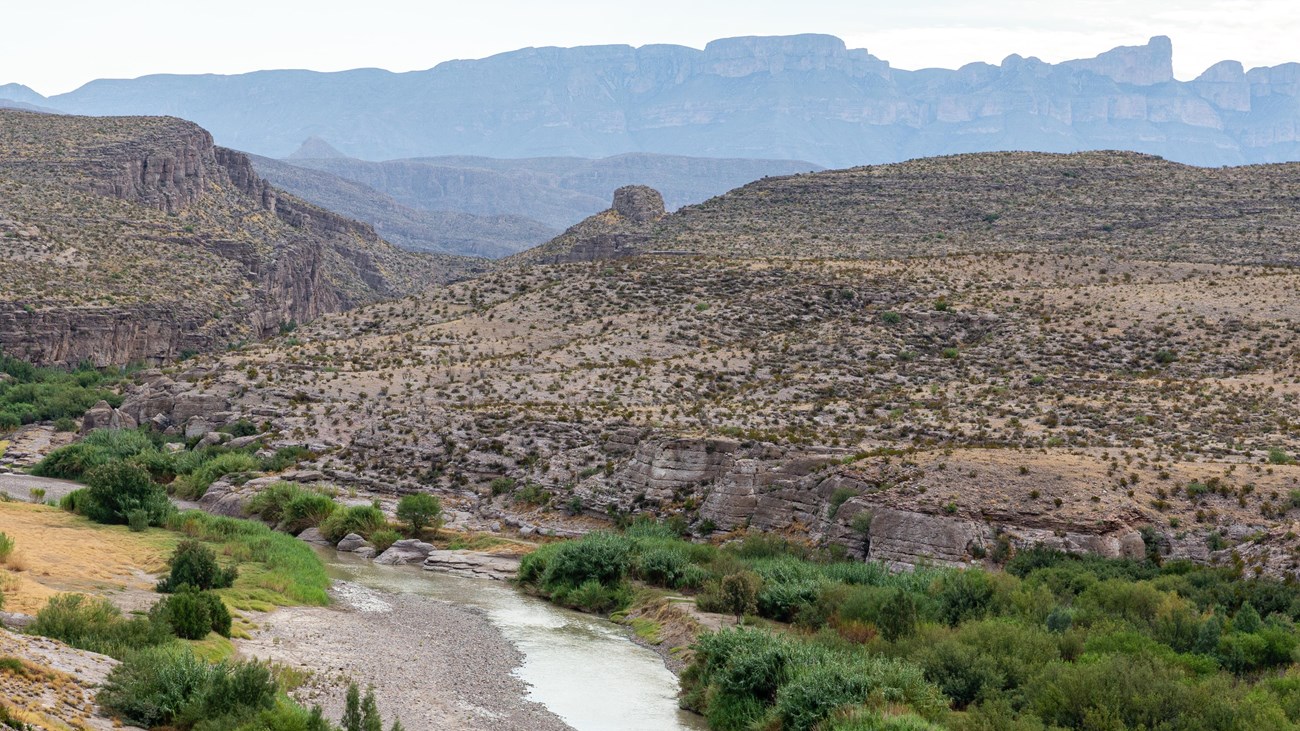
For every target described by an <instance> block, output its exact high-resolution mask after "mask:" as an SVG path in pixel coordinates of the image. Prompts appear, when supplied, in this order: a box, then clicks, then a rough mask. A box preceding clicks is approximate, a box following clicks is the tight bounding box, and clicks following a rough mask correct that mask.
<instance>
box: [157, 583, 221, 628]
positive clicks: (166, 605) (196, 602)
mask: <svg viewBox="0 0 1300 731" xmlns="http://www.w3.org/2000/svg"><path fill="white" fill-rule="evenodd" d="M153 611H154V612H155V613H157V616H158V618H159V619H161V620H162V621H164V622H166V623H167V624H168V625H169V626H170V627H171V628H172V632H173V633H174V634H175V635H176V636H177V637H181V638H183V639H187V640H201V639H203V638H204V637H207V636H208V633H209V632H216V633H217V634H219V635H221V636H223V637H229V636H230V626H231V618H230V610H229V609H227V608H226V605H225V603H224V602H222V601H221V597H219V596H217V595H216V594H214V593H212V592H210V591H196V590H194V589H192V588H190V587H189V586H185V587H183V588H182V589H181V590H180V591H177V592H176V593H175V594H172V595H171V596H169V597H166V598H165V599H163V600H162V601H160V602H158V603H157V604H155V605H154V609H153Z"/></svg>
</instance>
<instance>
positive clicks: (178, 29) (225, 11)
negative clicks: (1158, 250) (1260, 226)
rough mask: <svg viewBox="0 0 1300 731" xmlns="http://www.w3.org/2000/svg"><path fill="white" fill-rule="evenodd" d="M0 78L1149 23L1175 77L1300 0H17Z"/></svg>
mask: <svg viewBox="0 0 1300 731" xmlns="http://www.w3.org/2000/svg"><path fill="white" fill-rule="evenodd" d="M0 29H3V39H4V40H3V42H2V43H0V84H3V83H7V82H10V81H16V82H19V83H24V84H27V85H28V86H31V87H32V88H34V89H36V90H37V91H39V92H41V93H43V94H47V95H50V94H56V93H61V92H65V91H70V90H71V89H73V88H76V87H77V86H80V85H81V84H83V83H85V82H86V81H89V80H91V79H95V78H124V77H135V76H142V75H144V74H151V73H207V72H211V73H239V72H243V71H252V70H256V69H268V68H307V69H316V70H321V71H335V70H341V69H349V68H358V67H379V68H386V69H391V70H394V71H409V70H412V69H424V68H429V67H431V66H433V65H435V64H437V63H438V62H440V61H445V60H448V59H453V58H479V57H482V56H488V55H491V54H493V53H499V52H502V51H508V50H513V49H516V48H522V47H526V46H575V45H589V44H599V43H628V44H632V45H637V46H639V45H644V44H647V43H677V44H682V45H687V46H693V47H696V48H700V47H703V45H704V44H705V43H706V42H708V41H709V40H712V39H714V38H722V37H727V36H738V35H779V34H790V33H808V32H816V33H830V34H833V35H838V36H840V37H841V38H843V39H844V40H845V41H846V42H847V43H848V44H849V46H850V47H852V48H866V49H868V50H869V51H871V52H872V53H873V54H875V55H876V56H879V57H880V58H883V59H885V60H887V61H889V62H891V63H892V64H893V65H894V66H896V67H898V68H906V69H912V68H922V67H926V66H943V67H950V68H952V67H956V66H958V65H961V64H962V63H966V62H969V61H989V62H998V61H1000V60H1001V59H1002V58H1004V57H1005V56H1007V55H1008V54H1011V53H1019V54H1021V55H1023V56H1038V57H1039V58H1042V59H1044V60H1046V61H1061V60H1064V59H1069V58H1081V57H1086V56H1093V55H1096V54H1097V53H1100V52H1101V51H1104V50H1107V49H1109V48H1111V47H1113V46H1117V45H1135V44H1140V43H1145V42H1146V40H1147V38H1149V37H1150V36H1153V35H1168V36H1170V37H1171V38H1173V41H1174V70H1175V73H1176V74H1177V75H1178V77H1179V78H1182V79H1187V78H1191V77H1194V76H1196V75H1197V74H1199V73H1200V72H1201V71H1203V70H1204V69H1205V68H1206V67H1207V66H1209V65H1210V64H1212V63H1214V62H1216V61H1220V60H1223V59H1226V58H1230V59H1235V60H1238V61H1241V62H1242V63H1244V64H1246V67H1247V68H1250V67H1252V66H1260V65H1273V64H1277V63H1282V62H1284V61H1293V60H1295V61H1300V43H1297V39H1300V12H1296V5H1295V0H1174V1H1159V2H1157V1H1155V0H1072V1H1070V2H1065V1H1063V0H982V1H978V2H976V1H973V0H889V1H878V0H725V1H724V0H650V1H643V2H626V1H625V0H551V1H550V2H547V1H546V0H460V1H459V2H444V1H443V0H365V1H364V2H356V1H355V0H351V1H349V2H342V1H341V0H314V1H313V2H306V1H304V0H179V1H178V0H6V2H4V3H3V4H0Z"/></svg>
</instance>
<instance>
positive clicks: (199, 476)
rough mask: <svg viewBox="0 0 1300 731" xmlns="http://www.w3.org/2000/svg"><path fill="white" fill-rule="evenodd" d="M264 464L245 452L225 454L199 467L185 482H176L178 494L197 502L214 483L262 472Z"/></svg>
mask: <svg viewBox="0 0 1300 731" xmlns="http://www.w3.org/2000/svg"><path fill="white" fill-rule="evenodd" d="M261 468H262V463H261V462H260V461H258V459H257V457H254V456H253V455H251V454H247V453H245V452H224V453H222V454H218V455H216V456H215V457H212V458H211V459H209V460H206V461H204V462H203V464H201V465H199V467H198V468H197V469H195V470H194V471H193V472H191V473H190V474H189V475H187V476H186V478H185V479H183V480H177V481H176V483H175V484H176V486H177V488H176V494H177V495H180V496H181V497H185V498H189V499H191V500H197V499H199V498H201V497H203V494H204V493H206V492H207V491H208V488H209V487H211V486H212V483H214V482H216V481H217V480H219V479H221V478H222V477H225V476H226V475H234V474H240V473H245V472H257V471H259V470H261Z"/></svg>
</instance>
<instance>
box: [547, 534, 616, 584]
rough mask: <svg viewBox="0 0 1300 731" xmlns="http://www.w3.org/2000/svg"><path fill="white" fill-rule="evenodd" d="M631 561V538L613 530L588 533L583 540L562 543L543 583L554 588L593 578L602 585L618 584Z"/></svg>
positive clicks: (549, 564)
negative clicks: (612, 531) (617, 533)
mask: <svg viewBox="0 0 1300 731" xmlns="http://www.w3.org/2000/svg"><path fill="white" fill-rule="evenodd" d="M631 563H632V543H631V541H629V540H628V539H626V538H624V537H623V536H619V535H615V534H613V533H600V532H597V533H589V534H587V535H586V536H583V538H582V539H581V540H578V541H570V542H567V543H562V544H560V547H559V549H557V550H556V551H555V553H554V555H553V556H552V557H551V559H550V561H549V562H548V564H547V566H546V572H545V574H544V575H543V577H542V585H543V587H544V588H546V589H548V590H554V589H555V588H557V587H569V588H574V587H578V586H581V585H582V584H585V583H586V582H588V581H593V580H594V581H596V582H597V583H599V584H600V585H602V586H615V585H617V584H619V583H621V582H622V581H623V579H624V578H625V577H626V576H627V573H628V569H629V568H630V567H631Z"/></svg>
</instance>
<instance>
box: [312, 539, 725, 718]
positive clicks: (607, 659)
mask: <svg viewBox="0 0 1300 731" xmlns="http://www.w3.org/2000/svg"><path fill="white" fill-rule="evenodd" d="M321 556H322V558H324V559H325V561H326V564H327V565H328V566H329V569H330V571H331V573H332V575H333V578H335V579H336V580H339V581H343V582H347V583H351V584H356V585H359V586H362V587H365V588H366V589H369V590H371V591H373V592H377V593H378V594H379V595H380V596H382V595H384V594H418V595H421V596H426V597H430V598H433V599H437V600H440V601H445V602H449V603H452V604H456V605H460V606H464V607H470V608H474V609H476V610H479V611H481V612H482V613H483V614H484V615H485V616H486V617H487V618H488V620H489V621H490V622H491V623H492V625H493V626H495V627H496V628H497V629H498V630H499V631H500V632H501V633H502V635H504V636H505V638H506V639H507V640H509V641H510V642H511V643H512V644H514V645H515V647H517V648H518V649H519V651H520V652H521V653H523V655H524V661H523V664H522V665H521V666H520V667H519V668H518V669H517V670H516V671H515V674H516V675H518V676H519V678H520V679H522V680H523V681H524V682H525V683H527V684H528V685H529V688H530V691H529V695H528V699H529V700H532V701H535V702H537V703H541V704H542V705H544V706H546V708H547V709H549V710H550V711H551V712H552V713H554V714H555V715H557V716H559V717H560V718H561V719H563V720H564V722H565V723H567V724H568V725H570V726H572V727H573V728H574V729H577V731H614V730H615V729H619V730H621V731H679V730H682V731H685V730H688V729H689V730H692V731H694V730H697V729H704V728H707V726H706V725H705V724H704V722H703V720H702V719H700V717H698V716H696V715H694V714H692V713H689V712H686V711H682V710H680V709H679V708H678V707H677V678H676V676H674V675H673V674H672V673H671V672H669V671H668V669H667V668H665V667H664V664H663V661H662V660H661V659H660V658H659V656H658V655H656V654H655V653H654V652H652V651H651V650H648V649H646V648H644V647H641V646H639V645H637V644H636V643H634V642H632V641H631V640H629V639H628V638H627V635H626V632H625V630H624V629H623V628H622V627H620V626H618V625H615V624H613V623H611V622H608V621H606V620H603V619H600V618H597V617H593V616H590V615H586V614H581V613H579V612H573V611H569V610H566V609H561V608H559V607H556V606H554V605H551V604H549V603H547V602H544V601H542V600H540V599H537V598H534V597H530V596H527V595H525V594H522V593H520V592H518V591H516V590H515V589H513V588H512V587H510V586H509V585H507V584H503V583H501V582H496V581H488V580H485V579H470V578H462V577H459V576H452V575H449V574H443V573H438V572H433V571H423V570H421V569H419V568H418V567H411V566H406V567H390V566H377V565H374V564H372V563H370V562H368V561H364V560H361V559H357V558H354V557H352V556H350V555H348V554H337V553H336V552H334V551H332V550H323V551H321Z"/></svg>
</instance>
